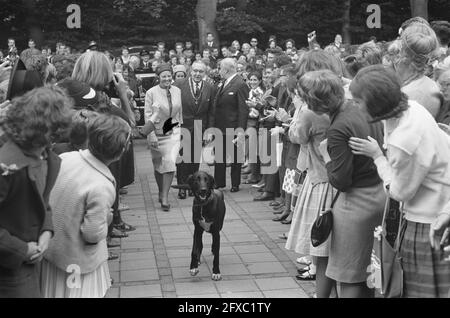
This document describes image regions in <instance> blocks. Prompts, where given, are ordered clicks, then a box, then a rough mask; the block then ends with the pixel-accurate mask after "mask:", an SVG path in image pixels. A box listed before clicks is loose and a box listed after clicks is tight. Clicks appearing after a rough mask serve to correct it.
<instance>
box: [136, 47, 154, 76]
mask: <svg viewBox="0 0 450 318" xmlns="http://www.w3.org/2000/svg"><path fill="white" fill-rule="evenodd" d="M139 55H140V56H141V62H140V64H139V71H141V72H142V71H144V72H145V71H146V72H147V73H151V70H152V63H151V62H150V53H149V52H148V51H147V50H142V51H141V53H140V54H139Z"/></svg>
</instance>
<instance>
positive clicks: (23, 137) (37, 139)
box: [0, 86, 72, 150]
mask: <svg viewBox="0 0 450 318" xmlns="http://www.w3.org/2000/svg"><path fill="white" fill-rule="evenodd" d="M71 108H72V102H71V100H70V99H69V98H68V97H67V96H66V94H65V92H64V90H63V89H61V88H59V87H57V86H48V87H40V88H35V89H33V90H32V91H29V92H28V93H26V94H24V95H22V96H20V97H17V98H15V99H13V100H12V102H11V105H10V106H9V107H8V108H7V109H6V110H5V111H4V113H3V116H2V117H1V119H0V127H1V128H2V130H3V131H4V133H5V134H6V136H7V137H8V138H9V139H10V140H11V141H12V142H14V143H15V144H16V145H18V146H19V147H20V148H22V149H24V150H33V149H37V148H41V147H48V146H50V145H51V143H52V141H53V140H55V139H56V138H59V137H60V136H62V135H65V134H66V130H67V129H68V127H69V125H70V121H71V120H70V115H71V111H70V109H71Z"/></svg>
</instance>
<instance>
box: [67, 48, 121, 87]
mask: <svg viewBox="0 0 450 318" xmlns="http://www.w3.org/2000/svg"><path fill="white" fill-rule="evenodd" d="M118 60H120V59H118ZM72 78H73V79H75V80H78V81H80V82H83V83H86V84H88V85H89V86H91V87H92V88H93V89H95V90H96V91H101V90H103V89H104V88H105V87H106V86H107V85H108V84H109V82H111V81H112V78H113V70H112V67H111V63H110V62H109V59H108V57H107V56H106V55H105V54H103V53H100V52H97V51H90V52H86V53H84V54H83V55H81V56H80V57H79V58H78V60H77V62H76V63H75V67H74V70H73V73H72Z"/></svg>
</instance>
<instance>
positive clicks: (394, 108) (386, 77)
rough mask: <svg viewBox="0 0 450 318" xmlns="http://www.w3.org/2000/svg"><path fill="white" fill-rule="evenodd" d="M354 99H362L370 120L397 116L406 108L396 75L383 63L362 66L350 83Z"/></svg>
mask: <svg viewBox="0 0 450 318" xmlns="http://www.w3.org/2000/svg"><path fill="white" fill-rule="evenodd" d="M350 92H351V93H352V95H353V98H355V99H361V100H362V101H364V103H365V105H366V108H367V112H368V113H369V114H370V116H371V117H372V118H373V120H372V122H377V121H380V120H383V119H388V118H392V117H396V116H398V115H399V114H400V113H401V112H403V111H405V110H406V109H407V108H408V97H407V96H406V95H405V94H404V93H402V91H401V81H400V78H399V77H398V75H397V74H396V73H395V72H394V71H393V70H391V69H389V68H386V67H384V66H383V65H372V66H368V67H365V68H363V69H362V70H360V71H359V72H358V74H356V76H355V78H354V79H353V81H352V83H351V84H350Z"/></svg>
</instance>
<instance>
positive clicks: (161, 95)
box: [0, 18, 450, 298]
mask: <svg viewBox="0 0 450 318" xmlns="http://www.w3.org/2000/svg"><path fill="white" fill-rule="evenodd" d="M308 43H309V46H308V47H305V48H301V49H297V48H296V45H295V41H294V40H292V39H288V40H287V41H285V42H284V48H281V47H279V46H278V44H279V43H278V42H277V39H276V37H275V36H271V37H270V39H269V41H268V45H267V48H266V49H265V50H263V49H262V48H260V47H259V43H258V39H256V38H251V39H250V41H249V43H243V44H242V45H241V44H240V43H239V41H233V42H232V44H231V46H222V47H220V46H219V43H218V42H217V40H216V39H214V36H213V35H212V34H208V35H207V38H206V39H205V40H204V43H202V44H203V45H201V47H202V48H203V49H202V51H201V52H199V51H196V50H195V49H194V47H193V43H192V42H191V41H186V42H185V43H181V42H177V43H176V44H175V48H174V50H170V51H168V52H167V51H166V48H165V44H164V43H162V42H161V43H158V46H157V47H158V48H157V50H155V51H154V52H150V51H147V50H142V51H141V52H140V54H139V55H132V54H130V52H129V49H128V48H127V47H123V48H122V50H121V55H120V56H114V55H113V54H112V53H111V52H108V51H106V52H100V50H99V47H98V45H97V43H95V42H91V43H90V44H89V47H88V48H87V50H86V52H84V53H82V54H73V53H74V52H73V51H71V49H70V48H69V47H68V46H66V45H64V44H63V43H58V45H57V48H56V54H55V55H52V53H51V50H50V49H48V48H43V49H42V50H38V49H36V44H35V42H34V41H33V40H30V41H29V42H28V45H29V48H28V49H26V50H24V51H23V52H22V53H21V54H20V55H19V54H18V51H17V48H16V47H15V42H14V40H13V39H9V40H8V54H7V55H6V54H5V56H3V55H0V59H1V60H2V64H1V66H0V108H1V114H0V127H1V132H2V135H1V143H2V147H1V148H0V163H1V166H0V168H1V169H2V171H3V173H2V174H1V175H0V210H1V213H0V296H1V297H40V296H45V297H103V296H104V295H105V294H106V291H107V290H108V288H109V287H110V286H111V279H110V275H109V269H108V263H107V260H108V259H114V258H117V255H115V254H114V253H111V252H108V247H114V246H117V243H116V242H115V241H114V239H115V238H124V237H127V235H128V234H127V232H130V231H133V230H135V227H134V226H133V225H130V224H127V223H125V222H123V220H122V218H121V213H122V212H123V211H125V210H128V209H129V207H127V206H125V205H124V204H121V203H120V198H121V196H122V195H125V194H126V193H127V190H126V187H127V186H128V185H130V184H131V183H133V182H134V173H135V172H134V154H133V139H136V138H140V137H143V138H147V140H148V146H149V149H150V151H151V155H152V161H153V167H154V176H155V180H156V183H157V185H158V191H159V196H158V199H159V203H160V205H161V209H162V211H165V212H169V211H170V209H171V207H170V204H169V191H170V187H171V185H172V183H173V179H174V177H175V175H176V178H177V182H178V184H179V185H185V184H186V182H187V179H188V177H189V176H190V175H192V174H193V173H194V172H196V171H198V169H199V164H200V161H201V160H202V149H199V147H194V145H195V144H196V143H200V144H203V145H209V144H214V143H215V146H216V149H215V151H216V152H215V156H216V161H215V162H214V163H212V165H214V180H215V187H216V189H224V188H226V178H225V176H226V169H227V167H231V183H232V184H231V192H238V191H241V189H240V186H241V183H242V182H243V183H245V184H251V185H252V188H253V189H254V191H255V193H256V195H255V197H254V200H255V201H270V204H269V205H270V206H271V207H272V208H273V210H274V218H273V221H275V222H282V223H283V224H286V225H289V227H286V232H285V233H280V238H282V239H286V249H288V250H292V251H295V253H298V254H299V256H301V257H299V258H298V259H297V260H296V262H297V263H299V264H304V265H305V267H304V268H299V273H298V275H297V277H296V278H297V279H299V280H316V295H317V297H320V298H329V297H331V296H336V295H337V296H338V297H373V296H374V290H373V289H370V288H369V287H368V285H367V277H368V272H367V268H368V266H369V265H370V263H371V253H372V246H373V241H374V234H373V232H374V229H375V228H376V227H377V226H379V225H380V224H381V222H382V218H383V212H384V209H385V204H386V202H387V200H389V201H394V200H395V201H397V202H400V203H401V205H399V206H401V209H398V211H397V215H396V216H394V217H393V218H392V220H394V221H396V222H399V220H400V219H401V220H402V222H401V224H402V228H401V231H399V234H398V235H397V237H395V240H398V241H399V242H400V243H399V254H400V257H401V260H402V261H401V262H402V268H403V271H404V285H403V295H404V296H405V297H448V291H449V289H450V262H449V260H448V259H445V257H443V249H441V247H442V248H444V247H445V248H446V250H447V251H448V248H449V247H448V246H447V245H450V244H448V240H449V238H448V237H449V230H448V228H449V226H450V136H449V134H450V128H449V126H448V125H449V124H450V50H449V48H448V47H449V43H450V23H449V22H447V21H435V22H432V23H428V22H427V21H426V20H424V19H421V18H412V19H410V20H407V21H405V22H404V23H403V24H402V26H401V28H400V33H399V36H398V38H397V39H395V40H393V41H390V42H377V41H376V39H371V40H370V41H369V42H366V43H363V44H361V45H358V46H347V45H344V44H343V43H342V38H341V36H340V35H337V36H336V38H335V41H334V43H332V44H330V45H327V46H325V47H324V48H323V49H322V48H321V46H320V44H319V43H318V42H317V40H316V35H315V33H314V32H313V33H311V34H309V35H308ZM75 53H76V52H75ZM139 73H154V74H155V77H152V78H151V80H150V81H149V80H145V79H140V78H139V76H137V75H138V74H139ZM139 100H144V102H143V108H144V111H143V113H141V112H140V111H139V107H138V104H137V103H138V102H139ZM142 116H143V117H144V118H143V119H144V120H143V122H144V123H143V125H139V122H142V120H141V117H142ZM170 120H172V122H174V123H177V124H178V125H177V126H175V127H174V128H173V129H170V130H169V131H168V132H167V131H166V123H167V121H170ZM141 126H142V127H141ZM211 129H216V130H217V131H220V132H221V134H222V135H223V137H224V138H223V142H222V141H217V140H216V137H217V136H216V135H214V134H213V133H210V132H211ZM186 132H188V133H189V138H190V144H189V143H188V146H187V147H186V140H185V138H187V134H186ZM253 132H256V133H255V134H256V136H257V140H258V142H257V146H256V149H258V150H257V153H258V156H256V160H252V158H254V156H253V154H252V151H255V147H254V145H251V143H252V142H251V141H252V139H251V138H250V137H251V135H252V133H253ZM267 136H272V137H273V138H268V137H267ZM227 137H229V138H227ZM273 140H276V143H273V142H272V141H273ZM183 141H184V142H183ZM240 146H242V147H240ZM252 146H253V148H252ZM200 148H201V147H200ZM219 148H220V149H219ZM240 148H243V149H244V154H243V156H244V159H246V160H244V162H242V161H240V160H239V158H238V157H239V150H240ZM261 148H264V149H265V150H266V151H267V152H268V154H269V155H275V156H269V157H270V158H272V161H271V162H266V161H265V160H263V159H264V158H262V157H261V156H260V154H261V152H260V151H259V150H260V149H261ZM250 149H253V150H250ZM228 150H233V151H228ZM230 153H231V155H230ZM56 154H57V155H59V156H57V155H56ZM189 154H190V155H189ZM179 157H183V158H186V157H188V158H187V160H184V161H183V160H181V161H180V160H178V159H179ZM275 157H276V169H275V171H271V170H270V169H266V168H267V167H268V166H272V167H273V165H274V162H273V161H274V158H275ZM217 159H220V160H217ZM181 188H182V187H181ZM193 195H194V193H192V191H186V190H183V189H181V190H179V192H178V198H179V199H186V198H187V197H188V196H193ZM331 205H333V227H332V232H331V235H330V236H329V238H328V239H327V240H326V242H324V243H323V244H321V245H320V246H318V247H317V246H316V247H313V246H312V244H311V229H312V227H313V224H314V222H315V220H316V218H317V216H318V215H319V213H320V211H321V210H324V209H325V208H329V207H331ZM396 224H398V223H396ZM390 227H392V228H395V224H394V225H392V224H391V225H390ZM74 265H75V266H77V268H78V270H77V271H76V273H78V274H79V280H78V281H77V284H76V285H77V286H76V287H73V286H68V284H67V277H68V275H70V274H71V270H73V266H74ZM337 287H339V288H337Z"/></svg>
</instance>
